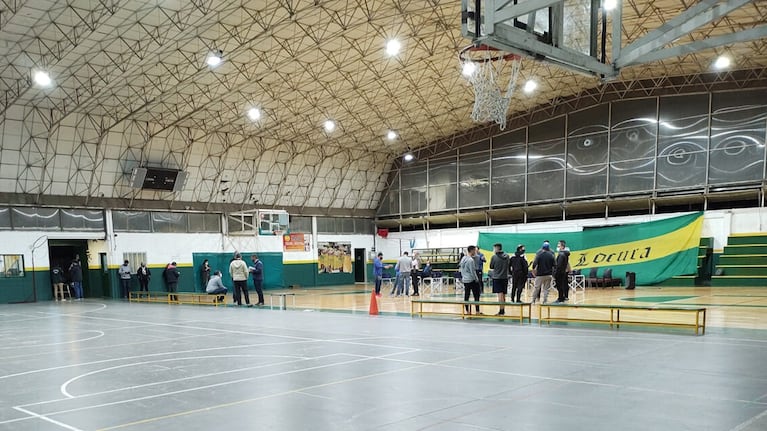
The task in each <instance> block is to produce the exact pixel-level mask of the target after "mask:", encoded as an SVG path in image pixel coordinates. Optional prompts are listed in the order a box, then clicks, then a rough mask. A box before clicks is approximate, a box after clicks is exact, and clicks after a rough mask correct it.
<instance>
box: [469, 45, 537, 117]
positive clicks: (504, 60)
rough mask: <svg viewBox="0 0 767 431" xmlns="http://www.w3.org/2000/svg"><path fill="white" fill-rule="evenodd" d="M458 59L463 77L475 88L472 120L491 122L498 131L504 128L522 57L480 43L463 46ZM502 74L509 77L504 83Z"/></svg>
mask: <svg viewBox="0 0 767 431" xmlns="http://www.w3.org/2000/svg"><path fill="white" fill-rule="evenodd" d="M458 58H459V61H460V64H461V72H462V73H463V76H464V77H465V78H466V79H468V80H469V83H471V86H472V87H473V88H474V108H473V109H472V111H471V119H472V120H474V121H476V122H478V123H486V122H489V121H494V122H495V123H497V124H498V126H499V128H500V129H501V130H504V129H506V116H507V114H508V112H509V105H510V103H511V96H512V95H513V94H514V90H515V89H516V86H517V78H518V77H519V70H520V68H521V66H522V59H521V57H519V56H518V55H514V54H504V53H502V52H500V51H498V50H497V49H495V48H491V47H488V46H486V45H480V46H470V47H467V48H464V49H463V50H462V51H461V53H460V54H459V56H458ZM469 72H470V73H469ZM505 76H509V79H508V81H506V82H505V85H503V83H504V80H505ZM504 89H505V91H504Z"/></svg>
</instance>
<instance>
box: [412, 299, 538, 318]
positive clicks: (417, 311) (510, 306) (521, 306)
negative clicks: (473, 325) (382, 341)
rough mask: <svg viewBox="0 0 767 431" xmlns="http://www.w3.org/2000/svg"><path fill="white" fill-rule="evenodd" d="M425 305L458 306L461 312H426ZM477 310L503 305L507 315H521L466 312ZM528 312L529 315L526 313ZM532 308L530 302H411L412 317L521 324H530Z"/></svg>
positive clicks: (436, 300) (437, 300)
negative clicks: (514, 322) (485, 319)
mask: <svg viewBox="0 0 767 431" xmlns="http://www.w3.org/2000/svg"><path fill="white" fill-rule="evenodd" d="M423 304H437V305H440V304H442V305H445V304H446V305H457V306H458V309H459V310H460V312H450V311H424V310H423ZM467 305H468V306H469V307H470V309H471V308H475V307H476V306H477V305H479V306H480V307H483V306H487V305H490V306H494V307H499V306H501V305H503V307H504V309H505V310H506V313H508V312H509V310H516V309H518V310H519V313H517V314H515V315H508V314H506V315H503V316H496V315H495V314H469V313H467V312H466V307H465V306H467ZM416 306H417V307H416ZM525 310H527V313H525ZM531 311H532V307H531V305H530V303H529V302H523V303H516V302H498V301H449V300H444V299H413V300H411V301H410V316H411V317H412V316H415V315H418V316H420V317H423V316H424V315H442V316H461V319H465V318H467V317H469V318H492V319H519V322H520V323H524V321H525V319H527V321H528V322H530V321H531V320H530V316H531Z"/></svg>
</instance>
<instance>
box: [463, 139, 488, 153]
mask: <svg viewBox="0 0 767 431" xmlns="http://www.w3.org/2000/svg"><path fill="white" fill-rule="evenodd" d="M486 151H490V140H489V139H485V140H484V141H479V142H475V143H473V144H469V145H467V146H465V147H461V148H460V154H461V155H470V154H476V153H483V152H486Z"/></svg>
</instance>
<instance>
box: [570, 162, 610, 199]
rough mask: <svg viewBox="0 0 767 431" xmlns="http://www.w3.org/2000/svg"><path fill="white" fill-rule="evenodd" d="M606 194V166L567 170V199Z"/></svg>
mask: <svg viewBox="0 0 767 431" xmlns="http://www.w3.org/2000/svg"><path fill="white" fill-rule="evenodd" d="M606 192H607V165H606V164H601V165H592V166H580V167H577V168H573V169H568V170H567V197H569V198H570V197H587V196H604V195H605V193H606Z"/></svg>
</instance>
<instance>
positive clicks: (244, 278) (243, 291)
mask: <svg viewBox="0 0 767 431" xmlns="http://www.w3.org/2000/svg"><path fill="white" fill-rule="evenodd" d="M249 273H250V272H249V270H248V265H246V264H245V262H243V261H242V255H241V254H240V253H236V254H235V255H234V260H233V261H232V263H230V264H229V275H231V276H232V281H234V302H236V303H237V305H242V296H245V304H246V305H247V306H248V307H252V305H250V296H248V274H249Z"/></svg>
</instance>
